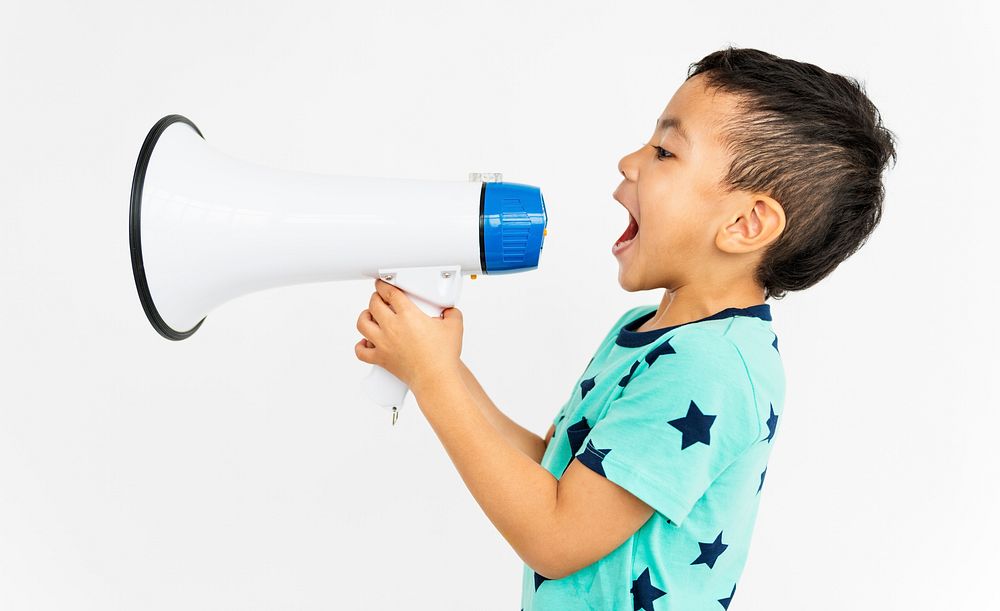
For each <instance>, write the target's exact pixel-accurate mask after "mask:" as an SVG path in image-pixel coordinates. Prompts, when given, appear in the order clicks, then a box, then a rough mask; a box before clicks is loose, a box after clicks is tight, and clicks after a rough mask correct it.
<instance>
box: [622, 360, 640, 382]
mask: <svg viewBox="0 0 1000 611" xmlns="http://www.w3.org/2000/svg"><path fill="white" fill-rule="evenodd" d="M638 366H639V361H636V362H634V363H632V369H629V370H628V373H626V374H625V377H623V378H622V379H621V380H618V385H619V386H621V387H622V388H625V387H626V386H627V385H628V381H629V380H631V379H632V374H633V373H635V370H636V368H637V367H638Z"/></svg>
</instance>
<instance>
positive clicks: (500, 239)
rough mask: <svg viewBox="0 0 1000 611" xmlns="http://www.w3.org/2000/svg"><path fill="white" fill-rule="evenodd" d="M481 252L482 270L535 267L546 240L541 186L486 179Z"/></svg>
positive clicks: (545, 220)
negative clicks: (488, 180)
mask: <svg viewBox="0 0 1000 611" xmlns="http://www.w3.org/2000/svg"><path fill="white" fill-rule="evenodd" d="M480 209H481V210H480V215H479V227H480V233H479V246H480V248H479V255H480V259H481V261H480V262H481V263H482V267H483V273H486V274H502V273H504V272H515V271H523V270H530V269H535V268H536V267H538V256H539V255H540V254H541V251H542V242H544V240H545V225H546V223H547V221H548V217H546V215H545V200H544V199H542V192H541V190H539V189H538V187H532V186H531V185H522V184H518V183H514V182H484V183H483V190H482V194H481V196H480Z"/></svg>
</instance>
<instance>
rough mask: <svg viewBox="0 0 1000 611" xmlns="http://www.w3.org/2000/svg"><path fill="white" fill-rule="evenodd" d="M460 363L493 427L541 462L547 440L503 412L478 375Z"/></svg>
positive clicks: (509, 441) (469, 384)
mask: <svg viewBox="0 0 1000 611" xmlns="http://www.w3.org/2000/svg"><path fill="white" fill-rule="evenodd" d="M459 364H460V368H459V371H460V372H461V375H462V381H463V382H465V385H466V387H468V389H469V392H470V393H471V394H472V396H473V398H474V400H475V403H476V405H478V406H479V409H480V410H481V411H482V413H483V416H485V417H486V420H487V421H488V422H489V423H490V424H491V425H493V428H495V429H496V430H497V431H498V432H499V433H500V434H501V435H502V436H503V437H504V438H505V439H506V440H507V441H508V443H510V444H511V445H512V446H514V447H515V448H517V449H518V450H521V451H522V452H524V453H525V454H527V455H528V457H529V458H531V460H533V461H535V462H536V463H541V461H542V454H544V453H545V441H544V440H543V439H542V438H541V437H539V436H538V435H536V434H535V433H532V432H531V431H529V430H528V429H526V428H524V427H523V426H521V425H520V424H518V423H516V422H514V421H513V420H511V419H510V418H509V417H508V416H507V415H506V414H504V413H503V412H501V411H500V409H499V408H498V407H497V406H496V404H494V403H493V401H492V400H491V399H490V398H489V396H488V395H487V394H486V391H485V390H483V387H482V386H481V385H480V384H479V381H478V380H476V377H475V376H474V375H472V372H471V371H469V368H468V367H466V366H465V363H463V362H462V361H459Z"/></svg>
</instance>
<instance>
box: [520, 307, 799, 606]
mask: <svg viewBox="0 0 1000 611" xmlns="http://www.w3.org/2000/svg"><path fill="white" fill-rule="evenodd" d="M656 309H657V306H655V305H649V306H640V307H637V308H632V309H631V310H629V311H628V312H626V313H625V315H624V316H622V317H621V318H620V319H618V321H617V322H616V323H615V325H614V327H613V328H612V330H611V332H610V333H609V334H608V335H607V336H606V337H605V338H604V340H603V341H602V342H601V344H600V346H599V347H598V349H597V352H596V353H595V354H594V357H593V358H592V359H591V360H590V362H589V363H588V365H587V368H586V369H585V370H584V372H583V373H582V374H581V376H580V378H579V379H578V380H577V381H576V384H575V385H574V387H573V391H572V394H571V396H570V398H569V400H568V401H567V402H566V404H565V405H563V406H562V408H561V409H560V410H559V413H558V414H557V415H556V417H555V418H554V420H553V423H554V424H555V425H556V430H555V433H554V434H553V436H552V439H551V440H550V441H549V444H548V447H547V448H546V450H545V453H544V454H543V455H542V461H541V464H542V466H543V467H545V468H546V469H548V470H549V472H551V473H552V474H553V475H554V476H556V477H557V478H560V477H561V476H562V474H563V473H564V472H565V471H566V469H567V468H568V467H569V464H570V462H571V461H572V460H573V459H576V460H579V461H580V462H581V463H583V464H584V465H585V466H587V467H588V468H590V469H591V470H593V471H595V472H597V473H598V474H600V475H602V476H604V477H606V478H608V479H609V480H611V481H613V482H615V483H616V484H618V485H619V486H621V487H622V488H625V489H626V490H628V491H629V492H631V493H632V494H634V495H635V496H637V497H638V498H640V499H642V500H643V501H644V502H646V503H647V504H648V505H650V506H651V507H652V508H653V509H654V512H653V515H652V516H651V517H650V519H649V520H648V521H646V523H645V524H643V525H642V527H640V528H639V530H637V531H636V532H635V533H633V534H632V536H631V537H629V538H628V539H627V540H626V541H625V542H624V543H622V544H621V545H620V546H619V547H618V548H617V549H615V550H613V551H612V552H610V553H609V554H608V555H607V556H605V557H604V558H601V559H600V560H598V561H597V562H594V563H593V564H591V565H590V566H587V567H584V568H582V569H580V570H578V571H576V572H575V573H572V574H571V575H567V576H565V577H563V578H562V579H549V578H547V577H545V576H543V575H540V574H538V573H536V572H535V571H534V570H533V569H532V568H531V567H529V566H528V565H527V564H525V565H524V572H523V584H522V585H523V591H522V595H521V604H522V608H523V611H566V610H573V611H578V610H584V609H594V610H600V611H637V610H639V609H644V610H645V611H670V610H674V611H702V610H704V611H709V610H712V611H720V610H722V609H727V608H728V607H729V603H730V601H731V600H732V598H733V596H734V594H735V593H736V582H737V581H738V579H739V577H740V574H741V573H742V571H743V566H744V564H745V562H746V559H747V552H748V550H749V546H750V538H751V533H752V530H753V525H754V521H755V518H756V516H757V508H758V505H759V502H760V498H761V490H762V488H763V485H764V474H765V472H766V470H767V460H768V456H769V455H770V451H771V446H772V445H773V443H774V434H775V431H776V428H777V424H778V419H779V417H780V415H781V412H782V406H783V403H784V395H785V375H784V368H783V366H782V364H781V357H780V355H779V353H778V338H777V336H776V335H775V333H774V331H773V330H772V329H771V322H770V321H771V311H770V306H769V305H768V304H766V303H761V304H757V305H754V306H749V307H746V308H727V309H725V310H722V311H721V312H717V313H715V314H713V315H711V316H707V317H705V318H702V319H700V320H695V321H691V322H687V323H683V324H680V325H675V326H673V327H666V328H661V329H654V330H651V331H641V332H640V331H636V329H637V328H638V327H640V326H641V325H642V324H643V323H645V322H646V321H647V320H649V319H650V318H652V316H653V315H654V314H655V312H656ZM593 527H594V528H600V524H594V525H593ZM586 534H587V529H586V528H584V529H581V530H580V536H586Z"/></svg>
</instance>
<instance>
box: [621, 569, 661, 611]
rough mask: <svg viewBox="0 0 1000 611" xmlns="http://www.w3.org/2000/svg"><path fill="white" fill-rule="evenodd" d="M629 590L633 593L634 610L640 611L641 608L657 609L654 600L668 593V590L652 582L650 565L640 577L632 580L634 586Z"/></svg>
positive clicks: (646, 610) (646, 609) (649, 610)
mask: <svg viewBox="0 0 1000 611" xmlns="http://www.w3.org/2000/svg"><path fill="white" fill-rule="evenodd" d="M628 591H629V592H631V593H632V608H633V610H634V611H639V609H644V610H645V611H655V610H654V609H653V601H654V600H656V599H657V598H659V597H661V596H663V595H664V594H666V592H664V591H663V590H661V589H659V588H657V587H656V586H654V585H653V584H652V583H650V581H649V567H646V570H644V571H643V572H642V575H639V578H638V579H634V580H632V587H631V588H629V590H628Z"/></svg>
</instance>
